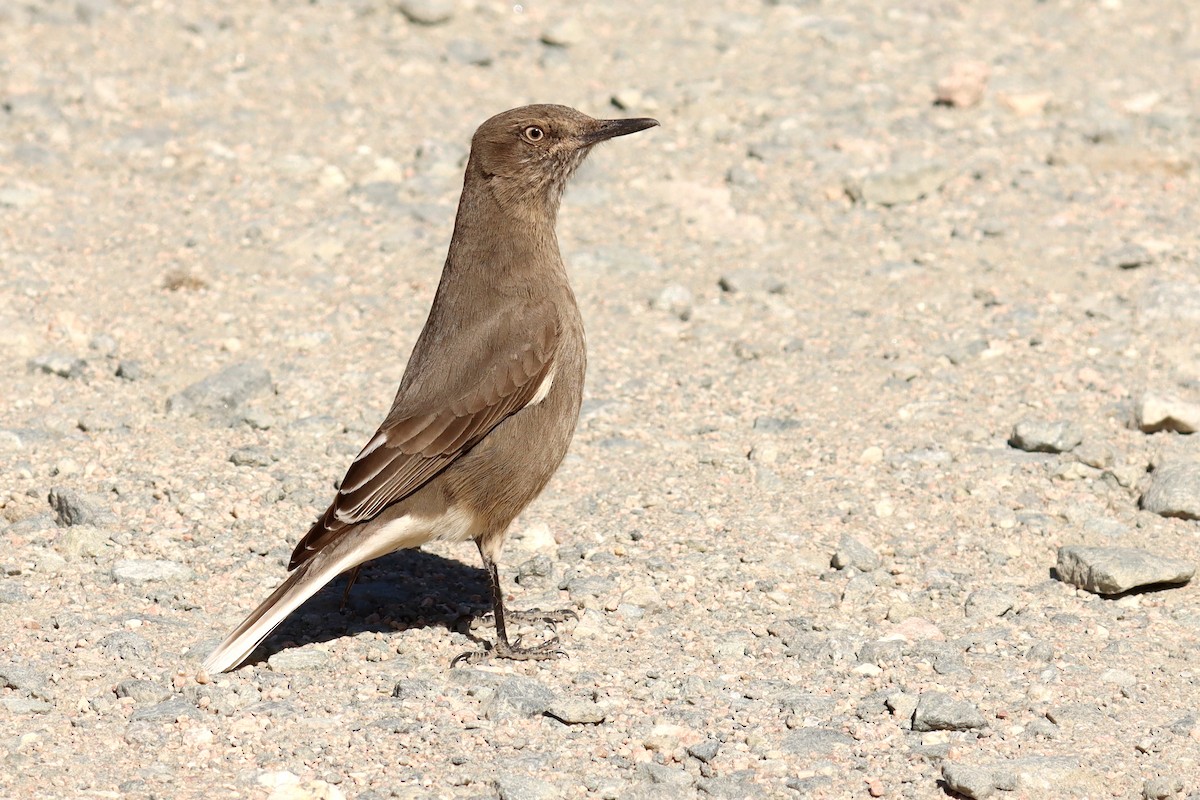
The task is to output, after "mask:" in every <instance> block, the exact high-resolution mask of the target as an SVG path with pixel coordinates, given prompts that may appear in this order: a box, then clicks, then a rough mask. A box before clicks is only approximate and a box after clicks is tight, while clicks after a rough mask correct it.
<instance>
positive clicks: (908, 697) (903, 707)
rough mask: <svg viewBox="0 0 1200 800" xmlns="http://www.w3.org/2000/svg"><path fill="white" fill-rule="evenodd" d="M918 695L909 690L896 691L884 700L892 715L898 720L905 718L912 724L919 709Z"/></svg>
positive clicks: (904, 719)
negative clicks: (910, 692) (908, 691)
mask: <svg viewBox="0 0 1200 800" xmlns="http://www.w3.org/2000/svg"><path fill="white" fill-rule="evenodd" d="M917 699H918V698H917V696H916V695H914V694H909V693H907V692H894V693H892V694H890V695H888V696H887V699H886V700H884V701H883V703H884V705H886V706H887V707H888V710H889V711H891V712H892V716H893V717H895V718H896V719H898V720H903V721H905V722H907V723H908V724H909V726H911V725H912V718H913V714H914V713H915V712H916V710H917Z"/></svg>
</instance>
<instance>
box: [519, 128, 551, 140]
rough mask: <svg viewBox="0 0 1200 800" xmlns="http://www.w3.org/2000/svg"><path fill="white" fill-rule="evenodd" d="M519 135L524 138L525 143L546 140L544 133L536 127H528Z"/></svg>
mask: <svg viewBox="0 0 1200 800" xmlns="http://www.w3.org/2000/svg"><path fill="white" fill-rule="evenodd" d="M521 133H522V134H523V135H524V136H525V141H527V142H540V141H541V140H542V139H544V138H546V132H545V131H543V130H542V129H541V128H539V127H538V126H537V125H530V126H529V127H528V128H526V129H525V130H523V131H522V132H521Z"/></svg>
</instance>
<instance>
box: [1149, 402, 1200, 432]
mask: <svg viewBox="0 0 1200 800" xmlns="http://www.w3.org/2000/svg"><path fill="white" fill-rule="evenodd" d="M1137 423H1138V428H1139V429H1140V430H1141V431H1143V432H1144V433H1158V432H1159V431H1174V432H1176V433H1195V432H1196V431H1200V405H1196V404H1195V403H1188V402H1185V401H1183V400H1181V399H1180V398H1178V397H1176V396H1174V395H1171V394H1160V393H1158V392H1146V393H1145V394H1144V395H1142V399H1141V402H1139V403H1138V408H1137Z"/></svg>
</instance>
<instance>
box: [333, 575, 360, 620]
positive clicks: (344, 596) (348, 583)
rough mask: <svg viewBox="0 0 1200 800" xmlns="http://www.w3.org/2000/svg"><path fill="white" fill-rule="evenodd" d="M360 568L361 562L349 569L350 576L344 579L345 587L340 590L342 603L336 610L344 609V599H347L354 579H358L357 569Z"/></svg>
mask: <svg viewBox="0 0 1200 800" xmlns="http://www.w3.org/2000/svg"><path fill="white" fill-rule="evenodd" d="M360 569H362V565H361V564H360V565H359V566H357V567H355V568H354V569H352V570H350V578H349V579H348V580H347V581H346V588H345V589H343V590H342V605H341V607H340V608H339V609H338V611H345V610H346V600H347V599H349V597H350V587H351V586H353V585H354V582H355V581H356V580H358V571H359V570H360Z"/></svg>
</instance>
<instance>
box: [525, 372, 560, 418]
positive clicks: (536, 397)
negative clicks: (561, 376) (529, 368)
mask: <svg viewBox="0 0 1200 800" xmlns="http://www.w3.org/2000/svg"><path fill="white" fill-rule="evenodd" d="M557 370H558V367H557V366H555V367H551V368H550V371H549V372H547V373H546V377H544V378H542V385H541V386H539V387H538V388H537V391H536V392H534V394H533V397H531V398H529V402H528V403H526V404H525V408H529V407H530V406H536V405H537V404H538V403H540V402H542V401H543V400H545V399H546V396H547V395H548V394H550V387H551V386H553V385H554V373H555V372H556V371H557Z"/></svg>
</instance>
